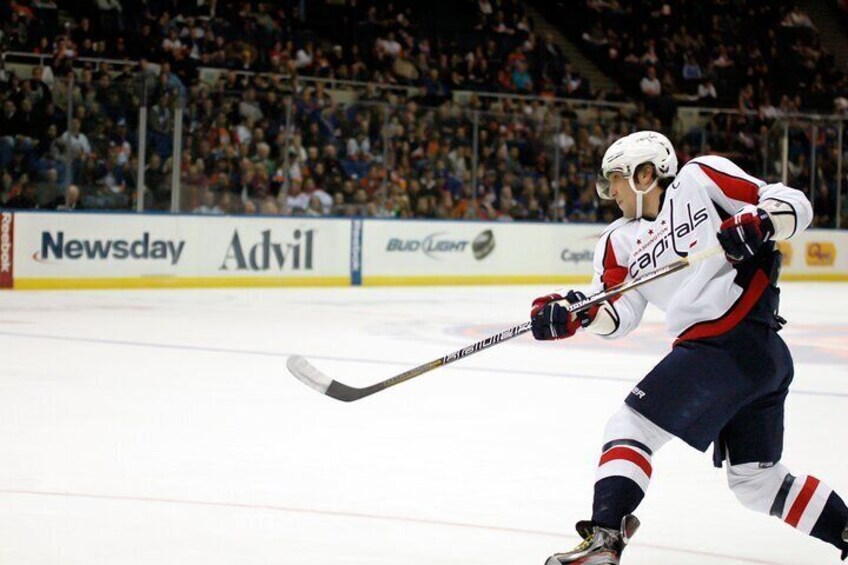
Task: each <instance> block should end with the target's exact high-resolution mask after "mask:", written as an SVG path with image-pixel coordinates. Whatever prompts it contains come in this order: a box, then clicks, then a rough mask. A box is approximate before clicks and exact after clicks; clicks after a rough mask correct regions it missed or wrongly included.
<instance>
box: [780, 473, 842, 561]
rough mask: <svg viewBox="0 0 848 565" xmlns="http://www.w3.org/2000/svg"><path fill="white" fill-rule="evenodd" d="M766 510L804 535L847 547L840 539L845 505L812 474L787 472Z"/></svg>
mask: <svg viewBox="0 0 848 565" xmlns="http://www.w3.org/2000/svg"><path fill="white" fill-rule="evenodd" d="M769 513H770V514H771V515H772V516H776V517H778V518H780V519H781V520H783V521H784V522H786V523H787V524H789V525H790V526H792V527H793V528H795V529H797V530H799V531H802V532H804V533H805V534H808V535H811V536H813V537H816V538H818V539H820V540H822V541H826V542H827V543H830V544H833V545H835V546H836V547H838V548H839V549H842V550H843V551H845V550H848V543H846V542H845V540H843V539H842V532H843V530H844V528H845V526H846V524H848V508H846V506H845V502H844V501H843V500H842V498H840V497H839V495H838V494H836V493H835V492H833V489H831V488H830V487H829V486H827V485H826V484H824V483H822V482H821V481H819V480H818V479H817V478H815V477H812V476H807V475H801V476H800V477H794V476H792V474H790V473H787V474H786V477H785V478H784V479H783V484H782V485H781V487H780V490H779V491H778V493H777V496H776V497H775V499H774V503H773V504H772V507H771V511H770V512H769Z"/></svg>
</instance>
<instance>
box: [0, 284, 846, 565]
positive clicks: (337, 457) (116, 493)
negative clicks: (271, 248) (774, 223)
mask: <svg viewBox="0 0 848 565" xmlns="http://www.w3.org/2000/svg"><path fill="white" fill-rule="evenodd" d="M783 288H784V292H783V300H784V306H783V309H782V313H783V314H784V316H785V317H786V318H788V319H789V320H790V324H789V325H788V326H787V328H786V329H785V330H784V332H783V335H784V338H785V339H786V340H787V342H788V343H789V345H790V347H791V348H792V350H793V353H794V355H795V358H796V361H797V372H796V379H795V384H794V387H793V393H792V394H790V397H789V400H788V415H787V434H786V451H785V456H784V463H785V464H786V465H787V466H788V467H790V469H792V470H793V472H794V473H795V474H805V473H812V474H815V475H816V476H817V477H819V478H821V479H822V480H824V481H825V482H827V483H828V484H830V485H831V486H833V487H835V488H836V489H837V490H839V491H841V492H842V493H843V494H848V458H846V456H845V446H846V440H845V430H846V427H848V308H846V304H848V286H846V285H839V284H810V283H806V284H785V285H783ZM550 291H551V289H550V288H547V287H483V288H474V287H460V288H438V287H433V288H398V289H375V288H352V289H349V288H344V289H338V288H337V289H316V290H312V289H280V290H191V291H116V292H107V291H87V292H11V293H3V294H2V309H0V360H2V361H0V362H2V371H0V454H2V462H1V463H0V563H3V564H7V563H8V564H11V565H30V564H39V565H40V564H45V565H47V564H50V565H53V564H72V565H77V564H92V565H94V564H98V565H99V564H104V565H105V564H109V565H116V564H119V565H133V564H145V565H147V564H151V565H152V564H156V565H159V564H180V565H193V564H203V565H211V564H228V565H229V564H239V565H252V564H287V565H288V564H291V565H307V564H308V565H315V564H316V563H328V564H329V563H332V564H333V565H342V564H363V565H366V564H367V565H381V564H398V565H401V564H403V565H424V564H426V565H433V564H439V565H446V564H456V565H470V564H480V565H499V564H502V565H518V564H534V565H538V564H541V563H542V562H543V561H544V559H545V558H546V557H547V556H548V555H549V554H550V553H552V552H554V551H557V550H563V549H568V548H570V547H571V546H573V545H574V544H575V543H576V542H577V539H576V535H575V534H574V532H573V523H574V522H575V521H577V520H578V519H582V518H586V517H587V516H588V514H589V509H590V504H591V493H592V484H593V480H594V472H595V465H596V463H597V460H598V455H599V449H600V442H601V434H602V432H603V427H604V423H605V421H606V419H607V417H608V416H609V415H610V414H611V413H612V412H613V411H614V410H615V409H616V408H617V407H618V406H619V405H620V403H621V402H622V400H623V398H624V397H625V395H626V394H627V392H628V391H629V390H630V388H631V387H632V385H633V384H634V383H635V382H636V381H638V379H639V377H640V376H641V375H642V374H644V372H645V371H647V370H648V369H650V367H652V366H653V364H654V363H656V361H658V360H659V359H660V357H661V356H662V355H663V353H664V352H665V351H667V350H668V348H669V346H670V342H671V340H670V338H668V337H667V336H666V335H665V333H664V329H663V326H662V322H661V317H660V315H659V313H657V312H654V311H651V312H649V313H648V314H647V315H646V318H645V320H644V323H643V327H642V328H640V329H639V330H638V331H637V332H636V333H634V334H633V335H632V336H630V337H629V338H627V339H626V340H624V341H621V342H615V343H608V342H603V341H601V340H598V339H593V338H592V337H591V336H579V337H577V338H575V339H573V340H570V341H568V342H559V343H546V344H540V343H535V342H533V340H532V338H530V337H528V336H523V337H520V338H518V339H516V340H512V341H510V342H508V343H505V344H501V345H498V346H497V347H494V348H492V349H489V350H486V351H484V352H482V353H478V354H476V355H473V356H472V357H469V358H468V359H465V360H463V361H460V362H457V363H455V364H453V365H450V366H449V367H445V368H442V369H438V370H436V371H433V372H431V373H428V374H426V375H422V376H420V377H417V378H415V379H413V380H412V381H409V382H407V383H403V384H401V385H398V386H397V387H393V388H391V389H388V390H386V391H383V392H380V393H378V394H376V395H374V396H371V397H368V398H366V399H363V400H360V401H357V402H354V403H350V404H347V403H343V402H339V401H336V400H333V399H330V398H328V397H325V396H322V395H321V394H319V393H317V392H316V391H315V390H312V389H310V388H308V387H306V386H304V384H303V383H301V382H299V381H297V380H296V379H295V378H293V377H292V376H291V375H289V374H288V372H287V371H286V369H285V361H286V358H287V357H288V356H289V355H292V354H300V355H303V356H305V357H306V358H307V359H309V360H310V362H312V363H313V364H315V366H316V367H318V368H319V369H320V370H321V371H323V372H325V373H326V374H327V375H329V376H330V377H332V378H334V379H337V380H341V381H342V382H345V383H346V384H350V385H354V386H365V385H367V384H371V383H374V382H377V381H380V380H384V379H386V378H388V377H390V376H392V375H394V374H397V373H399V372H401V371H404V370H406V369H409V368H411V367H414V366H416V365H419V364H421V363H424V362H426V361H430V360H432V359H434V358H438V357H440V356H442V355H444V354H446V353H449V352H451V351H453V350H455V349H458V348H460V347H462V346H464V345H468V344H470V343H472V342H474V341H477V340H478V339H481V338H482V337H484V336H486V335H488V334H490V333H495V332H497V331H500V330H502V329H506V328H508V327H511V326H513V325H515V324H516V323H519V322H521V321H523V320H524V319H525V317H526V315H527V310H528V306H529V303H530V300H531V299H532V298H533V297H535V296H537V295H540V294H545V293H548V292H550ZM637 515H638V516H639V517H640V519H641V520H642V523H643V526H642V529H641V530H640V531H639V533H638V534H637V536H636V538H635V539H634V542H633V544H632V545H631V547H630V548H629V549H628V552H627V554H626V556H625V557H626V559H625V564H626V565H639V564H642V565H648V564H651V565H657V564H673V565H689V564H699V565H701V564H713V563H715V564H720V565H724V564H728V565H729V564H746V563H773V564H784V565H799V564H800V565H805V564H810V565H812V564H815V565H819V564H822V563H837V562H838V555H837V552H836V550H835V549H833V548H831V547H829V546H826V545H825V544H823V543H821V542H819V541H817V540H813V539H809V538H807V537H805V536H804V535H802V534H800V533H798V532H795V531H793V530H792V529H791V528H789V527H788V526H786V525H785V524H782V523H780V522H779V521H777V520H775V519H774V518H769V517H766V516H761V515H757V514H754V513H752V512H750V511H748V510H746V509H744V508H743V507H742V506H741V505H739V504H738V503H737V502H736V500H735V498H734V497H733V495H732V494H731V493H730V491H729V490H728V489H727V487H726V482H725V478H724V473H723V471H720V470H717V469H713V468H712V466H711V462H710V458H709V455H707V454H701V453H698V452H696V451H693V450H691V449H690V448H687V447H686V446H685V445H683V444H682V443H680V442H672V443H671V444H669V445H667V446H666V447H664V448H663V449H662V450H661V451H660V452H659V453H658V454H657V455H656V456H655V458H654V475H653V481H652V484H651V487H650V490H649V492H648V497H647V498H646V500H645V502H644V503H643V504H642V506H641V507H640V508H639V510H638V512H637Z"/></svg>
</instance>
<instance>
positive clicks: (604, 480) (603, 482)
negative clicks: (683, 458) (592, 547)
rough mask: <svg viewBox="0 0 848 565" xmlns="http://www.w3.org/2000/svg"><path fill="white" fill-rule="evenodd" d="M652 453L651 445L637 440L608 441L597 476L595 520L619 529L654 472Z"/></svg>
mask: <svg viewBox="0 0 848 565" xmlns="http://www.w3.org/2000/svg"><path fill="white" fill-rule="evenodd" d="M651 455H652V453H651V450H650V449H649V448H648V446H646V445H645V444H643V443H640V442H638V441H635V440H629V439H622V440H614V441H611V442H609V443H607V444H606V445H604V449H603V454H602V455H601V460H600V463H599V464H598V471H597V474H596V476H595V499H594V503H593V506H592V522H594V523H595V524H596V525H598V526H601V527H604V528H612V529H618V528H619V526H620V525H621V519H622V517H623V516H624V515H626V514H631V513H632V512H633V511H634V510H636V507H637V506H639V503H640V502H642V499H643V498H644V497H645V491H646V490H647V489H648V483H649V482H650V479H651V473H652V472H653V469H652V467H651Z"/></svg>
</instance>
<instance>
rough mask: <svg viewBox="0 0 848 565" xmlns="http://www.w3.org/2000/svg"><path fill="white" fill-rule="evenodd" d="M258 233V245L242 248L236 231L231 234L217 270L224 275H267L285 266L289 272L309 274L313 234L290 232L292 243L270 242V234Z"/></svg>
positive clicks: (268, 232) (307, 231)
mask: <svg viewBox="0 0 848 565" xmlns="http://www.w3.org/2000/svg"><path fill="white" fill-rule="evenodd" d="M261 233H262V240H261V241H260V242H259V243H255V244H254V245H252V246H250V247H249V248H245V247H244V245H243V244H242V242H241V237H239V233H238V230H235V231H234V232H233V237H232V239H231V240H230V246H229V247H228V248H227V253H226V255H224V262H223V263H221V266H220V267H219V268H218V270H220V271H228V270H230V269H231V268H232V269H235V270H236V271H267V270H269V269H271V267H272V266H274V267H276V268H277V269H278V270H280V271H282V270H283V269H284V268H285V267H286V266H288V267H289V270H292V271H300V270H312V249H313V241H314V239H315V230H303V231H301V230H294V233H293V234H292V235H293V239H294V243H277V242H273V241H271V230H264V231H262V232H261ZM301 238H302V239H301ZM272 262H273V264H272Z"/></svg>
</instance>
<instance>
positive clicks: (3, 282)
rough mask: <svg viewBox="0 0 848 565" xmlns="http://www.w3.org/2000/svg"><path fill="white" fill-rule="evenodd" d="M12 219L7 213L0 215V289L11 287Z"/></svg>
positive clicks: (12, 254)
mask: <svg viewBox="0 0 848 565" xmlns="http://www.w3.org/2000/svg"><path fill="white" fill-rule="evenodd" d="M14 218H15V217H14V216H13V215H12V214H9V213H3V214H0V288H11V287H12V286H13V278H12V258H13V256H14V246H13V245H14V231H13V229H12V228H13V226H14Z"/></svg>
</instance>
